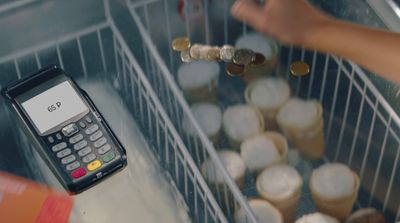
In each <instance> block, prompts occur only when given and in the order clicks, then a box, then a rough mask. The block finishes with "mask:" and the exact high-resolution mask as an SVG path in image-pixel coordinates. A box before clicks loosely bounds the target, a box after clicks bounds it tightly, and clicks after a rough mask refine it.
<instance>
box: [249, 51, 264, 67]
mask: <svg viewBox="0 0 400 223" xmlns="http://www.w3.org/2000/svg"><path fill="white" fill-rule="evenodd" d="M254 55H255V59H254V61H253V63H252V64H254V65H262V64H264V63H265V56H264V55H262V54H261V53H255V54H254Z"/></svg>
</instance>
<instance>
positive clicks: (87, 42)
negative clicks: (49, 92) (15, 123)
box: [0, 1, 228, 222]
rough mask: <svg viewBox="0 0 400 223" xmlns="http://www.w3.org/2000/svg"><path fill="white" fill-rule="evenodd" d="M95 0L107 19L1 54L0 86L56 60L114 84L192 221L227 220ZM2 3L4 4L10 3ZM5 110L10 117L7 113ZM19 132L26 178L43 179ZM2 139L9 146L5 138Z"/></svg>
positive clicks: (83, 74) (69, 70)
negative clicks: (24, 160) (26, 173)
mask: <svg viewBox="0 0 400 223" xmlns="http://www.w3.org/2000/svg"><path fill="white" fill-rule="evenodd" d="M29 3H30V1H29V2H21V4H17V5H16V6H15V5H14V4H11V5H10V7H11V8H12V9H13V10H15V9H16V8H15V7H19V6H20V5H24V4H29ZM98 5H99V7H103V6H104V17H105V21H102V22H100V23H97V24H94V25H91V26H88V27H85V28H84V29H81V30H78V31H76V32H71V33H67V34H64V35H62V36H61V37H60V38H56V39H52V40H50V41H46V42H45V43H43V44H38V45H33V46H31V47H29V48H22V49H18V51H16V52H13V53H12V54H8V55H5V56H3V57H1V58H0V70H1V71H0V73H1V74H2V76H0V87H1V86H4V85H6V84H8V83H10V82H11V81H14V80H17V79H19V78H22V77H24V76H25V75H28V74H29V73H31V72H32V71H35V70H38V69H40V68H41V67H44V66H47V65H49V64H56V65H58V66H59V67H61V68H62V69H63V70H65V71H66V72H67V73H68V74H70V75H72V76H73V77H74V78H76V79H79V78H83V79H86V80H88V79H90V80H106V81H107V82H109V83H112V86H113V87H114V90H116V91H117V92H118V93H119V94H120V96H121V98H122V99H123V102H121V103H123V104H125V105H126V106H127V107H128V109H129V111H130V112H131V114H132V116H133V117H134V118H135V120H136V122H137V123H138V125H139V127H140V129H141V130H142V134H143V135H144V137H145V138H146V140H147V142H148V144H149V147H150V148H151V149H152V152H153V153H154V154H155V156H156V158H158V161H159V163H160V165H161V167H162V168H164V169H165V170H166V171H167V174H168V177H169V178H170V179H172V182H171V184H173V187H174V188H176V189H177V190H178V191H179V193H180V194H181V195H182V197H183V200H184V201H185V203H186V205H187V207H189V216H190V217H191V220H192V221H193V222H228V221H227V219H226V217H225V215H224V213H223V212H222V210H221V208H220V207H219V205H218V203H217V202H216V200H215V198H214V196H213V194H212V193H211V191H210V189H209V187H208V186H207V184H206V183H205V181H204V179H203V177H202V176H201V174H200V171H199V169H198V168H197V166H196V163H195V161H194V160H193V158H192V156H191V154H190V153H189V152H188V150H187V147H186V145H185V144H184V143H183V141H182V139H181V137H180V136H179V134H178V132H177V130H176V129H175V127H174V125H173V124H172V122H171V119H170V118H169V117H168V115H167V113H166V112H165V110H164V108H163V105H162V104H161V102H160V101H159V98H158V97H157V94H156V93H155V91H154V90H153V89H152V87H151V84H150V83H149V81H148V80H147V77H146V74H145V73H144V72H143V70H142V67H141V66H140V65H139V63H138V60H137V58H136V57H135V55H134V54H133V53H132V52H131V51H130V47H129V46H128V44H127V43H126V41H125V40H124V38H123V35H122V34H121V32H120V30H119V29H118V28H117V26H116V24H115V21H114V19H113V17H112V16H111V14H110V8H109V4H108V2H107V1H104V3H103V2H99V3H98ZM4 7H5V8H8V5H6V6H4ZM0 103H1V107H0V108H1V110H2V111H8V109H7V108H6V105H5V103H4V100H1V99H0ZM6 115H7V117H10V116H9V114H8V112H7V114H6ZM21 134H23V133H20V132H19V131H18V130H16V131H15V132H14V135H13V137H14V138H13V139H12V140H11V141H16V142H18V141H20V145H19V146H18V147H20V148H17V149H20V150H22V152H21V153H22V154H25V157H26V159H27V160H29V161H27V163H28V164H29V165H30V167H29V168H28V169H32V171H33V172H35V173H32V175H31V176H30V177H32V178H34V179H35V180H39V181H43V180H44V179H43V177H42V176H41V173H40V171H38V170H39V168H38V167H37V164H36V163H34V162H33V161H32V157H33V155H32V154H33V153H32V147H31V146H30V143H29V142H28V141H26V139H25V140H21V137H20V136H21ZM22 139H24V138H22ZM2 140H3V139H2ZM7 140H10V139H9V138H8V139H7ZM2 143H4V145H7V142H5V139H4V141H2ZM19 161H21V160H19ZM21 163H22V161H21ZM9 168H10V169H12V168H13V167H9ZM125 193H129V191H126V192H125ZM110 214H112V213H110Z"/></svg>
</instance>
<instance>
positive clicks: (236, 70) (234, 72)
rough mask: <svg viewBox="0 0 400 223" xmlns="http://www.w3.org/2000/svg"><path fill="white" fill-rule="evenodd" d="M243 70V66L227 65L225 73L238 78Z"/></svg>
mask: <svg viewBox="0 0 400 223" xmlns="http://www.w3.org/2000/svg"><path fill="white" fill-rule="evenodd" d="M244 68H245V67H244V66H243V65H238V64H234V63H228V65H227V66H226V72H227V73H228V74H229V75H230V76H240V75H242V74H243V72H244Z"/></svg>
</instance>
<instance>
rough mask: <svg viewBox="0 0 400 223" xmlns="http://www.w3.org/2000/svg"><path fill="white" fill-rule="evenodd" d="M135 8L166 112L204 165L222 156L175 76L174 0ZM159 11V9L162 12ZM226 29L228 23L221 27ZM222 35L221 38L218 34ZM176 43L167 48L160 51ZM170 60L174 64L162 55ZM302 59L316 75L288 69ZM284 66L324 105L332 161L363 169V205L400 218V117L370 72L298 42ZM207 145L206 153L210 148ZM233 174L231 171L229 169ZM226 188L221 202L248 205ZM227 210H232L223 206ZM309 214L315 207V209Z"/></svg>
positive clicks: (303, 93)
mask: <svg viewBox="0 0 400 223" xmlns="http://www.w3.org/2000/svg"><path fill="white" fill-rule="evenodd" d="M229 2H231V1H229V0H224V1H223V5H224V10H223V15H224V21H223V35H222V36H219V37H220V38H223V43H229V42H232V39H234V38H235V35H232V32H231V31H229V29H230V26H229V23H230V20H229V19H228V12H229V6H230V3H229ZM184 3H185V4H186V8H185V12H186V13H187V14H186V16H188V14H190V10H188V9H189V8H190V6H188V5H190V4H191V3H190V1H187V0H186V1H184ZM202 3H203V7H204V12H203V16H204V24H206V25H205V26H204V27H203V28H204V30H203V31H202V33H204V38H203V41H204V42H205V43H210V41H211V40H210V34H209V33H210V30H209V27H210V24H213V23H214V21H212V20H211V21H210V18H209V16H208V14H209V11H208V9H209V8H208V6H207V4H208V1H206V0H205V1H202ZM128 5H129V9H130V13H131V15H132V17H133V19H134V21H135V23H136V26H137V29H138V30H139V31H140V33H141V36H142V44H143V47H142V48H143V49H142V50H143V52H144V55H145V68H146V69H145V71H146V74H147V75H148V77H149V80H150V82H151V84H152V85H153V87H154V89H155V90H156V92H157V93H158V96H159V97H160V99H161V102H162V103H163V105H164V107H165V109H166V111H167V113H168V114H169V115H170V117H171V119H172V121H173V123H174V124H175V127H176V128H177V130H178V132H179V133H180V135H181V136H182V137H183V140H184V142H185V144H186V145H187V147H188V149H189V151H190V152H191V154H192V156H193V157H194V159H195V162H196V164H197V165H198V166H199V165H201V163H202V162H203V160H204V159H205V158H207V157H211V158H212V159H214V160H215V162H219V160H218V157H216V156H215V152H214V148H213V146H212V144H211V143H210V142H209V140H208V139H207V137H206V136H205V135H204V133H203V132H202V131H201V130H200V128H199V126H198V125H197V123H196V121H195V120H194V118H193V117H192V115H191V113H190V110H189V107H188V105H187V102H186V101H185V100H184V98H183V96H182V95H181V92H180V91H179V90H178V87H177V85H176V83H175V81H174V79H173V78H174V75H173V74H175V73H176V68H175V66H176V62H175V61H174V60H176V58H175V56H174V55H173V52H172V51H171V49H170V47H169V43H170V42H171V40H172V36H171V35H172V33H173V32H174V29H176V24H174V23H173V22H172V21H171V15H170V14H171V12H169V11H168V10H169V9H168V2H167V0H152V1H128ZM157 7H159V8H160V7H161V8H164V11H163V13H164V16H165V17H164V20H163V21H160V20H157V25H158V27H154V23H152V21H151V19H152V17H151V16H149V15H152V13H156V12H155V11H152V10H154V9H155V8H157ZM158 13H159V11H158ZM185 23H186V24H185V34H186V36H188V37H190V36H193V34H192V31H193V28H192V27H191V24H190V20H189V19H187V20H185ZM159 27H164V28H165V27H166V31H167V38H166V40H163V42H161V43H160V42H157V41H154V36H152V35H151V30H153V31H154V30H157V28H159ZM220 28H221V29H222V27H220ZM247 32H248V27H247V26H246V24H243V25H242V32H239V34H243V35H246V33H247ZM213 41H214V42H219V41H221V40H220V39H215V40H213ZM167 48H168V49H169V50H168V53H165V52H160V51H162V50H165V49H167ZM162 53H164V54H163V56H164V58H167V59H165V61H167V62H169V64H168V66H167V65H166V63H165V61H164V60H163V59H162V57H161V56H160V54H162ZM296 60H302V61H306V62H307V63H309V64H310V65H311V67H312V70H311V74H310V75H309V76H307V77H303V78H295V77H292V76H291V75H290V74H289V69H287V67H288V64H290V63H291V62H292V61H296ZM280 65H281V66H279V67H278V69H277V71H276V73H277V75H278V76H283V77H285V78H286V79H287V80H288V81H289V83H290V85H291V87H292V89H293V94H294V95H296V96H300V97H302V98H307V99H308V98H315V99H318V100H320V101H321V103H322V105H323V107H324V121H325V134H326V135H325V137H326V139H327V141H326V142H327V153H326V157H325V160H326V161H327V162H329V161H330V162H342V163H346V164H348V165H349V166H350V167H351V168H352V169H353V170H354V171H356V172H357V173H358V174H359V176H360V179H361V185H362V189H361V190H360V194H359V199H358V207H371V206H373V207H375V208H377V209H380V210H382V211H383V212H384V213H385V215H386V216H387V218H388V220H389V221H391V222H392V221H397V220H399V219H400V191H399V189H398V188H400V171H399V169H400V166H399V156H400V138H399V132H400V131H399V130H400V119H399V116H398V115H397V114H396V113H395V112H394V110H393V109H392V108H391V107H390V105H389V104H388V103H387V102H386V100H385V99H384V98H383V97H382V96H381V94H380V93H379V92H378V90H377V89H376V88H375V86H374V85H373V84H372V83H371V82H370V81H369V79H368V78H367V75H366V72H365V71H364V70H362V69H361V68H360V67H359V66H357V65H356V64H354V63H352V62H351V61H347V60H343V59H341V58H338V57H336V56H332V55H323V54H320V53H317V52H316V51H306V50H304V49H296V48H293V47H289V48H283V49H282V53H281V60H280ZM184 116H187V117H189V119H190V120H191V121H192V122H193V125H194V126H195V127H196V129H197V133H198V136H199V137H197V138H193V137H190V136H189V135H188V134H187V133H186V132H185V131H183V130H182V127H181V126H182V119H183V117H184ZM204 151H206V153H204ZM224 173H225V174H226V172H224ZM224 186H225V187H228V188H229V191H228V193H229V194H231V195H232V196H230V198H233V199H234V200H227V199H226V197H227V196H225V195H226V193H227V191H226V190H215V191H214V192H215V197H216V198H217V201H218V203H219V204H220V205H221V206H222V207H226V206H229V203H232V201H233V202H234V203H236V206H241V207H243V208H245V209H247V207H246V205H245V204H244V203H243V196H242V195H241V193H240V191H239V190H238V188H237V187H236V185H232V180H231V179H230V177H229V176H225V184H224ZM224 211H225V213H226V215H227V216H231V213H230V210H229V208H228V209H224ZM247 211H248V212H247V214H248V217H249V220H254V219H253V217H254V216H253V214H252V213H251V211H249V210H247ZM308 211H309V212H310V211H311V210H308Z"/></svg>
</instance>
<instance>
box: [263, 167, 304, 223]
mask: <svg viewBox="0 0 400 223" xmlns="http://www.w3.org/2000/svg"><path fill="white" fill-rule="evenodd" d="M274 184H275V186H273V185H274ZM302 185H303V180H302V178H301V176H300V175H299V174H298V172H297V171H296V170H295V169H294V168H292V167H290V166H287V165H275V166H271V167H267V168H266V169H265V170H264V171H263V172H262V173H261V174H260V175H259V176H258V177H257V181H256V188H257V192H258V193H259V194H260V196H261V197H263V198H264V199H266V200H267V201H269V202H270V203H271V204H273V205H274V206H275V207H276V208H278V209H279V210H280V212H281V213H282V216H283V219H284V222H285V223H292V222H293V221H294V216H295V212H296V210H297V206H298V203H299V200H300V197H301V188H302ZM271 186H272V188H271ZM277 187H279V189H278V190H277ZM268 188H270V189H268Z"/></svg>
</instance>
